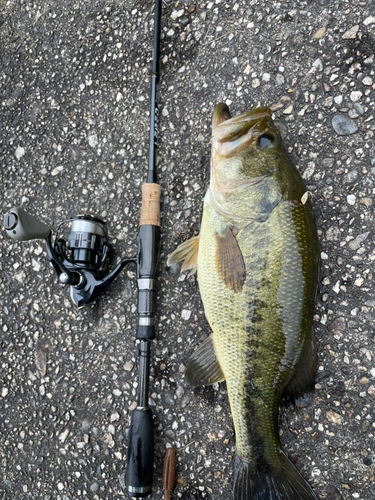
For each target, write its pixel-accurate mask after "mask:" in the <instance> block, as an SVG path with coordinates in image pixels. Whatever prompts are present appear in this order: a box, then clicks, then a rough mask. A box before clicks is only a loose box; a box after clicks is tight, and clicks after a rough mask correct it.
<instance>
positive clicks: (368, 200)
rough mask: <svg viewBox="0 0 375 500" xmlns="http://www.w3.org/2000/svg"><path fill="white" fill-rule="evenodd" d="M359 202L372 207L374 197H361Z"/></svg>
mask: <svg viewBox="0 0 375 500" xmlns="http://www.w3.org/2000/svg"><path fill="white" fill-rule="evenodd" d="M358 203H360V204H361V205H365V206H366V207H367V208H369V207H371V205H372V199H371V198H359V200H358Z"/></svg>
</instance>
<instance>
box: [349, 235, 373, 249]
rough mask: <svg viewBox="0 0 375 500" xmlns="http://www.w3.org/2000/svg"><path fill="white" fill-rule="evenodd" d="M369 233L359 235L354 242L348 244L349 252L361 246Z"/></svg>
mask: <svg viewBox="0 0 375 500" xmlns="http://www.w3.org/2000/svg"><path fill="white" fill-rule="evenodd" d="M369 234H370V232H369V231H368V232H367V233H362V234H359V235H358V236H357V237H356V238H355V239H354V240H352V241H350V242H349V247H350V249H351V250H354V251H356V250H358V248H359V247H360V246H361V244H362V243H363V242H364V241H365V240H366V239H367V237H368V235H369Z"/></svg>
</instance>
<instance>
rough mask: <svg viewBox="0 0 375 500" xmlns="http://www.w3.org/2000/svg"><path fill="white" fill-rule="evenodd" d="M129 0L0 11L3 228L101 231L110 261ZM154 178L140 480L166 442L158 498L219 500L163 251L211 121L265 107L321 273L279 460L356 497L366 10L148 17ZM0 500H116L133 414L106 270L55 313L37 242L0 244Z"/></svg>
mask: <svg viewBox="0 0 375 500" xmlns="http://www.w3.org/2000/svg"><path fill="white" fill-rule="evenodd" d="M151 10H152V2H151V1H149V0H139V1H138V2H137V1H135V0H132V1H129V0H124V1H123V2H120V1H117V0H92V1H90V2H85V1H83V0H74V1H73V0H65V1H63V0H56V1H54V2H45V1H41V0H37V1H35V2H33V1H25V0H3V1H2V2H1V5H0V104H1V107H0V163H1V186H0V189H1V191H0V194H1V203H2V211H3V213H5V212H6V211H7V209H8V208H10V207H12V206H20V205H22V206H23V207H24V208H25V209H26V210H27V211H28V212H30V213H32V214H34V215H37V216H38V217H39V218H41V219H42V220H43V221H45V222H47V223H48V224H49V225H51V226H52V227H54V228H56V225H57V223H58V222H59V221H61V220H64V219H66V218H69V217H71V216H73V215H76V214H79V213H82V212H84V211H88V212H89V213H95V214H97V215H99V216H101V217H103V218H104V219H105V220H107V222H108V230H109V234H110V239H111V243H112V245H113V247H114V252H113V256H112V266H113V265H114V264H115V262H116V261H118V260H119V259H120V257H121V256H125V255H133V254H134V253H135V249H136V243H137V222H138V217H139V209H140V186H141V184H142V182H143V181H144V178H145V171H146V168H147V154H148V127H149V95H150V61H151V49H152V31H153V17H152V14H151ZM162 23H163V28H162V40H161V51H162V54H161V58H162V64H161V92H160V96H161V111H162V113H161V120H160V122H161V127H160V139H161V140H160V148H159V164H158V165H159V166H158V169H159V183H160V184H161V186H162V193H163V196H162V199H163V205H162V210H163V212H162V218H163V221H162V224H163V236H162V237H163V247H162V254H161V266H160V267H161V269H160V273H159V290H160V293H159V300H158V308H159V309H158V310H159V313H158V332H157V341H155V343H154V345H153V358H152V373H151V375H152V381H151V404H152V408H153V413H154V419H155V429H156V452H155V487H154V492H153V495H152V498H153V499H161V498H162V497H163V495H162V490H161V470H162V466H163V458H164V454H165V450H166V447H167V446H169V445H173V446H174V447H175V448H176V449H177V457H178V465H177V483H176V487H175V489H174V492H173V498H182V499H200V498H207V499H215V500H221V499H229V498H231V485H232V459H233V455H234V450H235V439H234V434H233V423H232V419H231V415H230V409H229V405H228V399H227V394H226V388H225V384H220V385H219V384H216V385H214V386H213V387H207V388H202V389H199V390H192V389H191V388H190V387H189V386H188V385H187V384H186V383H185V381H184V370H185V365H186V363H187V360H188V358H189V356H190V354H191V353H192V352H193V351H194V349H195V348H196V346H197V345H198V344H199V342H200V341H202V339H204V338H205V337H206V336H207V334H208V333H209V328H208V325H207V323H206V320H205V317H204V313H203V307H202V304H201V300H200V296H199V291H198V287H197V283H196V279H195V277H190V278H187V277H186V276H185V275H182V276H181V277H178V276H176V273H175V272H174V270H173V269H172V270H167V269H166V257H167V255H168V254H169V253H170V251H171V250H172V249H174V248H175V247H176V244H177V243H181V242H182V241H184V240H185V239H186V238H187V237H190V236H193V235H194V234H197V232H198V231H199V224H200V216H201V209H202V199H203V196H204V193H205V190H206V188H207V185H208V176H209V158H210V144H209V141H210V135H211V134H210V126H211V115H212V111H213V108H214V106H215V105H216V104H217V103H219V102H221V101H225V102H227V104H229V105H230V107H231V110H232V113H233V114H238V113H241V112H244V111H247V110H249V109H251V108H252V107H254V106H256V105H269V106H272V109H273V110H274V113H275V118H276V120H277V123H278V125H279V127H280V129H281V131H282V133H283V136H284V139H285V143H286V145H287V147H288V148H289V152H290V155H291V157H292V159H293V160H294V161H295V163H296V165H297V166H298V168H299V170H300V172H301V173H302V175H303V177H304V179H305V182H306V185H307V187H308V190H309V191H310V194H311V199H312V203H313V206H314V210H315V214H316V219H317V224H318V229H319V237H320V244H321V252H322V253H321V257H322V268H321V277H320V288H319V293H318V297H317V303H316V311H315V331H316V337H317V345H318V353H319V377H318V380H317V385H316V391H315V394H314V403H313V404H312V405H311V406H309V407H307V408H305V409H299V408H295V407H289V408H284V409H283V410H282V412H281V417H280V432H281V440H282V444H283V448H284V450H285V452H286V453H287V455H288V456H289V457H290V458H291V459H292V461H293V462H294V463H295V464H296V466H297V468H298V469H299V470H300V471H301V473H302V475H303V476H304V477H305V478H306V479H308V480H309V481H310V483H311V485H312V487H313V488H314V490H315V491H316V493H317V494H318V495H319V497H320V498H321V499H327V500H339V499H344V500H349V499H360V500H370V499H373V498H375V483H374V464H375V456H374V449H375V445H374V437H375V436H374V432H375V429H374V427H375V409H374V398H375V363H374V357H375V353H374V342H375V337H374V330H373V327H374V323H375V318H374V307H375V299H374V294H373V281H374V271H373V265H374V264H373V262H374V260H375V248H374V244H373V239H374V233H373V226H374V211H373V207H374V197H375V152H374V106H375V95H374V89H375V74H374V52H375V38H374V29H375V7H374V3H373V1H372V0H367V1H357V2H354V3H353V2H352V1H349V0H306V1H298V0H292V1H287V0H285V1H284V2H265V1H264V0H248V1H245V0H237V1H236V0H235V1H233V2H229V1H225V0H215V1H205V0H203V1H201V2H199V3H197V4H193V3H189V2H181V1H180V2H179V1H176V2H171V1H169V0H168V1H164V2H163V18H162ZM0 245H1V249H0V255H1V264H0V265H1V276H0V290H1V294H0V305H1V321H2V326H1V328H2V335H1V339H0V348H1V349H0V356H1V357H0V384H1V385H0V423H1V426H0V449H1V468H0V499H1V500H3V499H12V500H13V499H15V498H17V499H26V498H32V499H35V500H48V499H54V500H55V499H56V500H68V499H78V498H92V499H94V500H97V499H103V500H104V499H106V500H107V499H108V500H109V499H115V498H121V497H125V496H126V493H125V489H124V488H125V485H124V472H125V466H124V459H125V458H126V445H127V433H128V428H129V423H130V412H131V410H132V409H133V408H134V407H135V405H136V386H137V366H136V363H135V361H136V359H135V349H134V331H135V324H136V317H135V309H136V302H135V299H136V296H135V293H136V289H135V280H134V273H133V272H132V271H130V270H128V271H125V272H124V273H123V274H122V275H121V276H120V277H119V278H117V280H116V281H115V282H114V284H113V285H112V286H111V288H110V289H109V290H108V291H107V292H106V293H105V295H103V296H102V298H101V299H99V300H98V301H97V302H96V304H95V305H93V306H89V307H88V308H86V309H83V310H79V311H77V310H75V308H74V307H73V305H72V304H71V303H70V299H69V297H68V294H67V292H66V290H65V289H64V288H63V287H62V286H60V285H59V284H58V283H57V282H56V279H55V276H54V275H53V272H52V270H51V268H50V266H49V264H48V263H47V261H46V259H45V254H44V249H43V242H42V241H31V242H25V243H15V242H14V241H11V240H9V239H8V238H7V237H6V235H5V233H4V231H2V232H0Z"/></svg>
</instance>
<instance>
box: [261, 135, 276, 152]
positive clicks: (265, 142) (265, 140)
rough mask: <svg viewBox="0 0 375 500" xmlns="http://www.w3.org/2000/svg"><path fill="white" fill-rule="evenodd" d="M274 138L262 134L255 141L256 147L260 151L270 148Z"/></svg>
mask: <svg viewBox="0 0 375 500" xmlns="http://www.w3.org/2000/svg"><path fill="white" fill-rule="evenodd" d="M274 142H275V137H274V136H273V135H272V134H268V133H267V134H262V135H261V136H260V137H259V138H258V141H257V146H258V147H259V148H261V149H268V148H272V146H273V144H274Z"/></svg>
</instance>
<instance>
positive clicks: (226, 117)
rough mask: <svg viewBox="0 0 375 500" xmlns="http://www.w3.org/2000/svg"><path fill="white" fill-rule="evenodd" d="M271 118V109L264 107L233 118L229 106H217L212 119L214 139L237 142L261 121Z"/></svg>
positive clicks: (223, 104)
mask: <svg viewBox="0 0 375 500" xmlns="http://www.w3.org/2000/svg"><path fill="white" fill-rule="evenodd" d="M271 116H272V111H271V110H270V108H268V107H267V106H262V107H259V108H255V109H253V110H251V111H247V112H246V113H242V114H241V115H238V116H235V117H234V118H232V117H231V113H230V111H229V107H228V106H227V104H225V103H220V104H218V105H217V106H216V108H215V110H214V113H213V117H212V135H213V138H214V140H215V141H217V142H230V141H235V140H237V139H238V138H239V137H241V136H243V135H245V134H246V132H248V130H249V129H250V128H252V127H253V126H254V125H255V124H256V123H258V122H259V120H261V119H262V118H271Z"/></svg>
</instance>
